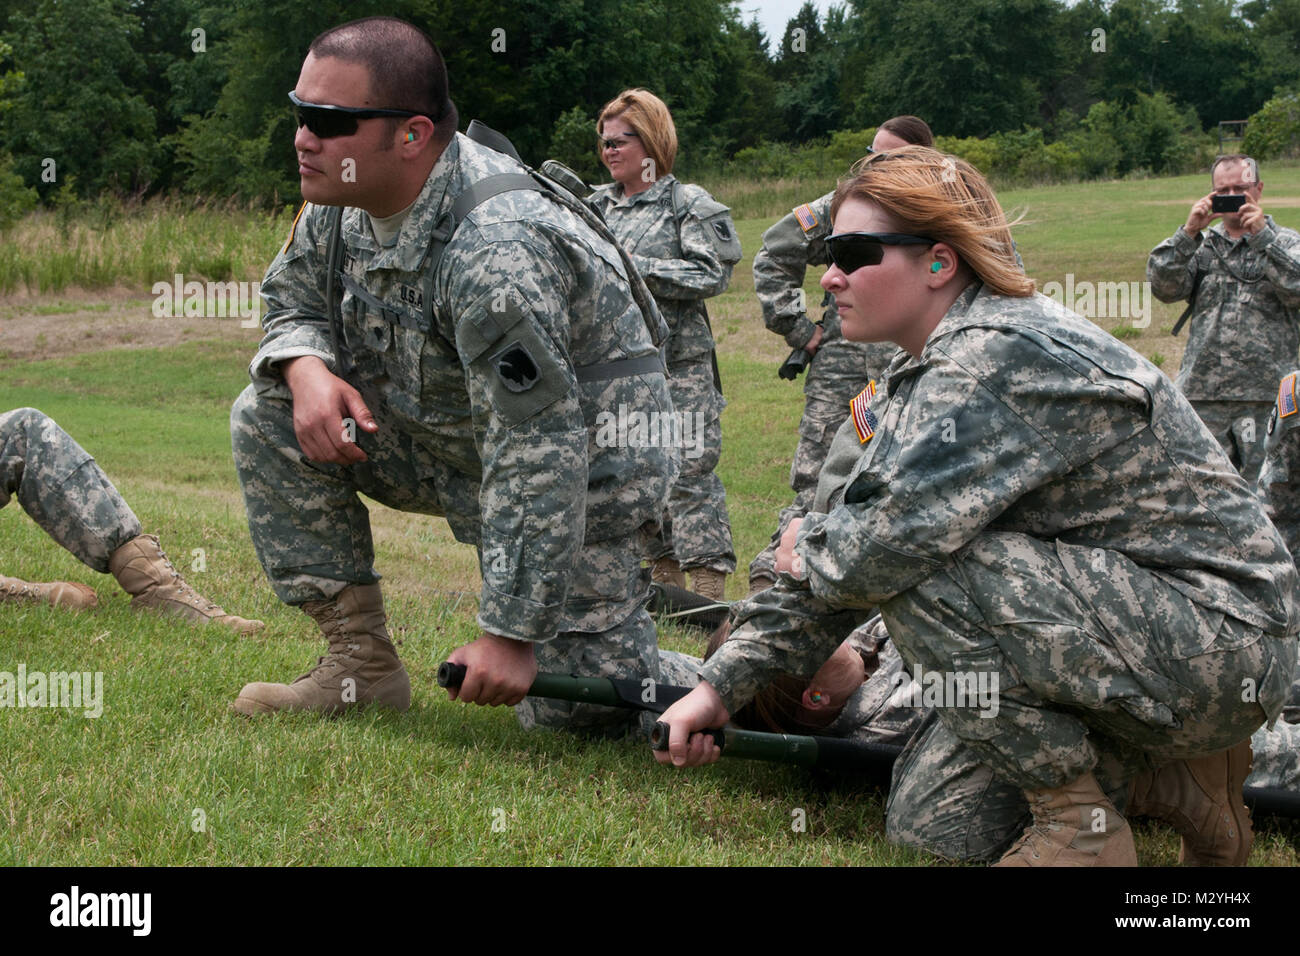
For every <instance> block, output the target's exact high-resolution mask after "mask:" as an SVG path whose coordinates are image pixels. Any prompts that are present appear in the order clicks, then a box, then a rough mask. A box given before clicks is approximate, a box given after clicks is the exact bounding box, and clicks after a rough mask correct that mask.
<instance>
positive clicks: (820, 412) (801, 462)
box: [749, 380, 866, 581]
mask: <svg viewBox="0 0 1300 956" xmlns="http://www.w3.org/2000/svg"><path fill="white" fill-rule="evenodd" d="M849 384H850V385H856V386H857V391H854V392H852V393H851V394H849V395H848V397H847V398H845V399H843V401H840V400H839V399H838V398H837V399H832V400H828V399H824V398H814V397H812V396H811V395H810V396H808V400H807V402H806V403H805V404H804V409H803V418H801V419H800V420H799V445H798V447H797V448H795V452H794V462H793V463H792V464H791V465H790V487H791V488H792V489H793V490H794V501H792V502H791V503H790V504H788V505H786V506H785V507H784V508H782V509H781V514H780V516H779V517H778V518H777V526H776V533H775V534H773V535H772V539H771V541H769V542H768V545H767V547H766V548H764V549H763V550H762V551H760V552H759V553H758V556H757V557H756V558H754V560H753V561H751V562H750V564H749V579H750V580H751V581H752V580H754V578H756V577H767V578H771V579H772V580H774V581H775V580H776V548H777V545H779V544H780V543H781V535H783V534H784V533H785V529H786V528H787V527H788V526H789V524H790V522H791V521H793V520H794V519H795V518H802V517H803V516H804V515H806V514H807V513H808V509H809V508H811V507H812V504H813V497H814V495H815V494H816V492H817V477H818V475H820V474H821V470H822V465H823V464H825V462H826V454H827V452H829V451H830V448H831V442H832V440H833V439H834V438H835V432H836V431H838V430H839V427H840V425H841V424H842V423H843V421H844V419H845V418H846V417H847V415H848V412H849V400H850V399H852V398H853V396H854V395H856V394H857V392H859V391H861V390H862V388H863V387H864V385H865V384H866V383H865V382H862V381H860V380H857V381H854V382H851V383H849Z"/></svg>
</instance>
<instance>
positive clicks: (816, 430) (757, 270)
mask: <svg viewBox="0 0 1300 956" xmlns="http://www.w3.org/2000/svg"><path fill="white" fill-rule="evenodd" d="M834 197H835V193H834V192H829V193H827V194H826V195H825V196H822V197H821V198H820V199H816V200H814V201H812V202H810V203H808V204H807V205H806V206H801V207H798V208H797V209H796V210H795V211H794V212H792V213H790V214H789V215H788V216H786V217H785V218H784V219H782V220H780V221H779V222H777V223H776V224H775V225H774V226H772V227H771V228H769V229H768V230H767V232H765V233H763V248H762V249H760V250H759V251H758V254H757V255H756V256H754V291H755V292H756V293H757V294H758V301H759V303H760V304H761V305H762V307H763V322H764V324H765V325H766V326H767V327H768V328H769V329H771V330H772V331H773V332H775V333H777V334H778V335H780V336H782V337H784V338H785V341H786V343H787V344H788V345H789V346H790V347H791V348H803V347H804V346H805V345H807V344H808V342H809V340H810V339H811V338H812V337H813V333H814V331H815V329H816V326H815V325H814V324H813V322H812V320H811V319H809V318H808V313H807V310H806V308H805V304H804V298H805V294H804V291H803V283H804V276H805V274H806V273H807V271H808V266H810V265H826V264H827V263H828V262H830V259H829V258H828V257H827V255H826V237H827V236H829V235H830V234H831V200H832V199H833V198H834ZM800 210H804V212H803V215H804V221H805V222H806V223H808V225H807V228H805V227H804V225H803V224H801V223H800ZM822 307H823V314H822V321H821V326H822V340H821V344H820V345H818V347H817V351H816V353H815V354H814V355H813V357H812V361H811V362H810V363H809V364H808V371H807V372H806V373H805V381H804V387H803V391H804V410H803V418H802V419H800V421H799V445H798V447H797V448H796V449H795V453H794V463H793V464H792V465H791V466H790V487H791V488H792V489H794V493H795V497H794V501H793V502H791V503H790V504H789V505H787V506H786V507H785V508H783V509H782V511H781V516H780V518H779V520H778V524H777V529H776V532H775V533H774V534H773V535H772V540H771V542H770V543H769V544H768V546H767V547H766V548H765V549H764V550H763V551H762V552H760V553H759V555H758V557H756V558H755V559H754V560H753V562H752V563H751V564H750V566H749V576H750V578H751V579H753V578H755V577H758V576H765V577H769V578H773V579H775V577H776V546H777V545H778V544H780V542H781V533H782V532H783V531H785V528H786V525H788V524H789V523H790V522H791V521H792V520H794V519H795V518H797V517H799V516H801V515H803V514H805V513H806V512H807V511H808V509H809V507H810V506H811V505H812V498H813V492H814V491H815V490H816V488H817V475H818V473H819V472H820V471H821V467H822V462H824V461H825V460H826V453H827V451H828V450H829V449H830V446H831V439H832V438H834V437H835V431H836V429H838V428H839V427H840V423H841V422H843V421H844V418H845V416H846V415H848V410H849V401H850V400H851V399H852V398H853V396H855V395H857V394H858V393H859V392H861V391H862V390H863V389H864V388H866V386H867V382H869V381H870V380H871V379H873V378H878V377H879V376H880V375H881V374H882V373H883V372H884V370H885V368H886V366H888V365H889V359H890V357H891V356H892V355H893V354H894V352H895V351H896V346H895V345H894V344H893V343H891V342H850V341H849V340H848V339H846V338H844V336H843V335H842V334H841V332H840V315H839V312H838V311H837V310H836V308H835V297H834V296H833V295H831V294H830V293H829V292H827V293H826V294H825V295H824V296H823V297H822Z"/></svg>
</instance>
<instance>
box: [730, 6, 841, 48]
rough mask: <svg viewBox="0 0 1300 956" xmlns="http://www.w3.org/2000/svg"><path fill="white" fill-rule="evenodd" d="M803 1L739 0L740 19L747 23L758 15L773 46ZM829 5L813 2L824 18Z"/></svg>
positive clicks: (779, 40)
mask: <svg viewBox="0 0 1300 956" xmlns="http://www.w3.org/2000/svg"><path fill="white" fill-rule="evenodd" d="M803 3H804V0H740V19H741V20H742V21H744V22H745V23H748V22H749V21H750V20H752V19H753V18H754V15H755V14H757V15H758V22H759V23H760V24H762V26H763V32H764V33H766V34H767V38H768V40H769V41H770V42H771V43H772V44H773V45H775V44H777V43H780V42H781V37H782V35H783V34H784V33H785V25H786V24H787V23H789V22H790V18H791V17H793V16H794V15H795V14H796V13H798V12H799V8H800V7H802V6H803ZM830 5H831V0H813V6H814V7H816V8H817V12H818V13H820V14H821V15H822V16H823V17H825V16H826V10H827V8H829V7H830Z"/></svg>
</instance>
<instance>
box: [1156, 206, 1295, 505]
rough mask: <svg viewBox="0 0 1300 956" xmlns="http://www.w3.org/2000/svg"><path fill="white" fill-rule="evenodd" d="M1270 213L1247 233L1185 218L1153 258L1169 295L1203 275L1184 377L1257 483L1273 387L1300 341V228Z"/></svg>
mask: <svg viewBox="0 0 1300 956" xmlns="http://www.w3.org/2000/svg"><path fill="white" fill-rule="evenodd" d="M1264 218H1265V226H1264V228H1263V229H1262V230H1260V232H1259V233H1257V234H1256V235H1245V236H1242V237H1241V238H1239V239H1232V238H1229V236H1228V234H1227V233H1226V232H1225V231H1224V229H1223V224H1222V223H1218V224H1216V225H1214V226H1213V227H1211V228H1210V229H1209V230H1207V232H1205V233H1198V234H1197V235H1196V236H1189V235H1188V234H1187V232H1186V230H1184V228H1183V227H1182V226H1179V227H1178V231H1177V232H1175V233H1174V234H1173V236H1172V237H1171V238H1169V239H1166V240H1165V241H1164V242H1162V243H1160V245H1158V246H1156V247H1155V249H1153V250H1152V251H1151V258H1150V259H1148V260H1147V279H1148V280H1149V281H1150V283H1151V291H1152V293H1154V294H1155V297H1156V298H1157V299H1159V300H1160V301H1161V302H1176V301H1179V300H1181V299H1186V298H1187V297H1188V296H1189V295H1190V294H1191V292H1192V286H1193V282H1194V281H1195V276H1196V274H1197V273H1198V272H1200V273H1201V275H1202V279H1201V284H1200V286H1199V288H1198V289H1197V292H1196V303H1195V309H1194V311H1193V312H1192V315H1191V317H1190V320H1189V325H1190V329H1189V331H1188V333H1187V349H1186V351H1184V352H1183V361H1182V365H1181V367H1180V368H1179V370H1178V378H1177V379H1176V380H1175V382H1176V384H1177V385H1178V387H1179V388H1180V389H1182V391H1183V394H1184V395H1186V396H1187V398H1188V399H1189V400H1190V401H1191V403H1192V407H1193V408H1195V409H1196V413H1197V414H1198V415H1200V416H1201V419H1202V420H1203V421H1204V422H1205V424H1206V425H1207V426H1208V427H1209V429H1210V432H1211V433H1212V434H1213V435H1214V437H1215V438H1216V439H1217V440H1218V442H1219V444H1220V445H1222V446H1223V450H1224V451H1226V452H1227V453H1228V457H1229V458H1231V459H1232V463H1233V464H1234V465H1236V466H1237V468H1238V470H1239V471H1240V472H1241V474H1242V476H1243V477H1244V478H1245V479H1246V481H1248V482H1251V483H1253V482H1254V481H1255V480H1256V479H1257V478H1258V476H1259V469H1260V466H1261V465H1262V464H1263V461H1264V428H1265V426H1266V425H1267V423H1268V415H1269V411H1270V409H1271V407H1272V401H1273V397H1274V396H1273V388H1274V386H1275V385H1276V383H1277V382H1278V380H1279V379H1281V378H1282V376H1283V375H1284V374H1285V373H1286V372H1287V371H1289V370H1290V369H1291V368H1292V366H1294V365H1295V363H1296V352H1297V349H1298V348H1300V315H1298V314H1297V309H1298V308H1300V233H1297V232H1295V231H1294V230H1292V229H1283V228H1280V227H1278V226H1277V225H1275V224H1274V222H1273V217H1272V216H1265V217H1264Z"/></svg>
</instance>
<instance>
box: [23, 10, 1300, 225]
mask: <svg viewBox="0 0 1300 956" xmlns="http://www.w3.org/2000/svg"><path fill="white" fill-rule="evenodd" d="M376 14H390V15H395V16H400V17H402V18H404V19H408V20H410V21H412V22H414V23H416V24H419V25H420V26H422V27H424V28H425V29H426V30H428V32H429V33H430V34H431V35H432V36H433V37H434V39H435V40H436V41H437V42H438V44H439V46H440V48H441V49H442V51H443V53H444V55H445V57H446V59H447V63H448V69H449V72H450V75H451V83H452V95H453V98H454V99H455V100H456V102H457V105H458V107H459V108H460V113H461V117H462V121H463V122H468V120H469V119H471V118H479V119H482V120H483V121H484V122H486V123H488V124H489V125H490V126H493V127H495V128H497V129H499V130H501V131H502V132H504V133H506V134H507V135H508V136H510V137H511V138H512V139H513V140H514V142H515V144H516V146H517V147H518V148H519V150H520V153H521V154H522V155H523V156H524V158H525V159H527V160H529V161H532V162H540V161H541V160H542V159H544V158H546V157H548V156H557V157H559V158H561V159H564V160H566V161H568V162H569V163H570V164H572V165H574V166H575V168H577V169H578V170H579V171H580V172H582V173H583V174H584V175H586V176H588V177H590V178H592V179H598V178H599V173H600V169H599V166H598V164H597V157H596V152H595V133H594V129H593V126H592V124H593V122H594V118H595V115H596V112H597V110H598V109H599V108H600V106H601V105H602V104H604V103H605V102H606V101H607V100H609V99H610V98H611V97H612V96H614V95H615V94H616V93H618V92H619V91H620V90H622V89H624V88H626V87H629V86H644V87H647V88H649V89H651V90H653V91H654V92H656V93H658V94H659V95H660V96H662V97H663V98H664V99H665V100H666V101H667V102H668V104H669V106H670V107H671V108H672V110H673V116H674V119H675V121H676V124H677V127H678V135H679V138H680V140H681V143H682V152H681V159H680V160H679V162H680V165H681V167H682V169H683V171H684V172H689V171H691V170H695V171H699V170H702V169H718V168H720V167H723V166H724V165H725V164H727V163H729V162H732V161H733V160H734V159H735V158H736V157H737V156H738V155H740V156H741V157H742V158H744V157H751V158H752V157H753V156H755V155H766V153H765V152H764V151H768V152H769V153H770V152H772V151H775V152H776V153H780V152H781V151H782V150H789V149H792V148H796V147H798V146H800V145H801V144H808V143H830V142H832V140H833V136H834V134H837V133H839V134H841V138H842V137H843V135H844V134H846V133H849V132H851V131H855V130H859V131H860V130H863V129H866V128H870V127H874V126H875V124H876V123H877V122H879V121H880V120H881V119H884V118H885V117H888V116H892V115H895V114H899V113H915V114H917V115H919V116H922V117H924V118H925V119H926V120H927V121H928V122H929V123H930V124H931V126H932V127H933V128H934V129H935V131H936V133H939V134H942V135H943V136H945V137H952V138H958V139H967V140H972V141H973V140H974V139H986V138H990V137H992V138H997V137H1001V139H998V140H997V141H998V142H1003V143H1009V142H1013V141H1015V142H1019V141H1020V140H1019V139H1015V138H1016V137H1020V138H1021V139H1023V138H1024V137H1026V136H1027V137H1029V138H1030V139H1031V140H1034V141H1035V142H1037V143H1041V144H1044V148H1045V149H1046V148H1048V147H1050V146H1051V145H1052V144H1055V143H1058V142H1060V143H1067V142H1068V143H1071V144H1072V145H1071V146H1070V149H1071V150H1073V153H1072V155H1083V154H1084V153H1086V151H1087V149H1088V148H1089V143H1091V142H1093V141H1094V140H1095V138H1096V137H1097V136H1104V135H1110V134H1111V133H1112V132H1113V131H1112V130H1109V125H1113V123H1123V122H1129V124H1130V126H1133V123H1134V122H1135V121H1133V120H1132V117H1133V116H1139V117H1140V116H1141V115H1144V111H1145V112H1150V111H1151V110H1152V109H1156V110H1157V111H1163V112H1162V113H1161V115H1162V116H1164V119H1162V121H1161V122H1163V123H1164V124H1165V126H1169V125H1170V124H1172V125H1174V126H1178V127H1181V128H1182V129H1183V131H1184V132H1188V133H1195V134H1197V135H1203V132H1204V131H1206V130H1211V129H1213V128H1215V127H1216V126H1217V124H1218V123H1219V121H1221V120H1244V119H1247V118H1248V117H1250V116H1251V115H1253V114H1255V113H1256V112H1257V111H1259V110H1260V109H1261V107H1262V106H1263V105H1264V104H1265V103H1266V102H1268V101H1270V100H1271V99H1273V98H1274V97H1275V96H1279V95H1285V94H1287V93H1290V92H1293V91H1295V90H1296V89H1297V88H1298V87H1300V0H1251V2H1247V3H1235V2H1233V0H1179V2H1162V0H1112V2H1102V0H1078V2H1074V3H1067V2H1065V0H903V2H899V0H847V2H846V3H844V4H841V5H837V6H833V7H831V8H830V11H829V13H827V14H826V15H820V14H819V13H818V12H817V11H816V10H815V9H814V8H813V6H812V5H811V4H805V6H804V7H803V9H801V10H800V11H799V12H798V14H797V15H796V16H794V17H793V18H792V19H791V20H790V21H789V22H788V23H787V25H786V27H785V30H784V32H783V34H782V36H781V37H779V38H773V37H768V36H767V35H765V33H764V31H763V30H762V28H761V27H760V26H759V24H758V23H757V21H756V20H752V19H751V20H748V21H746V20H745V19H744V15H743V13H742V12H741V10H740V8H739V5H738V4H736V3H731V2H726V0H514V2H505V0H475V2H474V3H465V2H459V0H396V2H395V0H385V2H382V3H381V2H373V0H353V2H348V3H343V2H340V0H313V2H310V3H308V2H304V0H223V2H220V3H216V2H208V0H0V223H3V221H4V216H5V214H4V210H5V208H6V203H8V204H9V208H10V209H11V210H12V208H13V207H14V205H15V204H17V206H18V207H22V206H24V205H30V204H32V203H34V202H36V201H38V199H39V200H40V201H43V202H46V203H54V204H58V203H59V202H60V201H75V199H78V198H82V199H84V198H86V197H93V196H97V195H99V194H101V193H104V192H111V193H114V194H117V195H122V196H131V195H150V194H154V193H159V192H172V193H181V194H192V195H198V196H202V197H206V198H225V197H233V198H236V199H239V200H241V201H253V202H259V203H283V202H286V201H291V200H293V199H294V198H295V197H296V196H297V175H296V171H295V170H296V163H295V160H294V155H293V149H292V145H291V143H292V138H293V131H294V129H293V120H292V117H291V114H290V112H289V108H288V101H287V97H286V96H285V94H286V92H287V91H288V90H290V89H291V88H292V87H293V86H294V83H295V81H296V78H297V73H298V69H299V66H300V65H301V60H302V56H303V54H304V52H305V50H306V48H307V45H308V43H309V42H310V40H311V38H312V37H313V36H315V35H316V34H317V33H318V32H320V31H321V30H323V29H325V28H327V27H329V26H332V25H334V24H337V23H341V22H343V21H346V20H350V19H355V18H358V17H362V16H369V15H376ZM1153 103H1154V104H1156V105H1155V107H1153V106H1152V105H1151V104H1153ZM1126 117H1127V118H1128V119H1126ZM1133 129H1134V130H1137V131H1136V132H1131V133H1129V134H1125V135H1130V136H1132V137H1138V138H1140V137H1141V136H1142V135H1143V134H1142V132H1141V128H1139V127H1138V126H1133ZM1115 135H1118V134H1115ZM1071 137H1073V139H1071ZM1140 146H1141V144H1140V143H1139V144H1138V146H1137V147H1135V148H1138V147H1140ZM1063 148H1064V147H1063ZM1148 152H1150V150H1148ZM1152 155H1154V156H1156V159H1155V160H1153V161H1152V162H1151V164H1150V166H1151V168H1153V169H1154V170H1155V171H1161V170H1160V167H1161V163H1162V162H1163V160H1161V159H1160V156H1162V155H1164V154H1162V153H1159V152H1158V151H1157V152H1156V153H1153V154H1152ZM1138 161H1140V160H1135V162H1138ZM1171 162H1172V161H1171ZM1122 166H1123V164H1122V163H1120V164H1119V167H1120V171H1122ZM1108 168H1110V169H1111V171H1114V170H1115V168H1116V166H1115V164H1114V163H1112V164H1111V166H1110V167H1108ZM1170 168H1172V167H1170Z"/></svg>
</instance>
